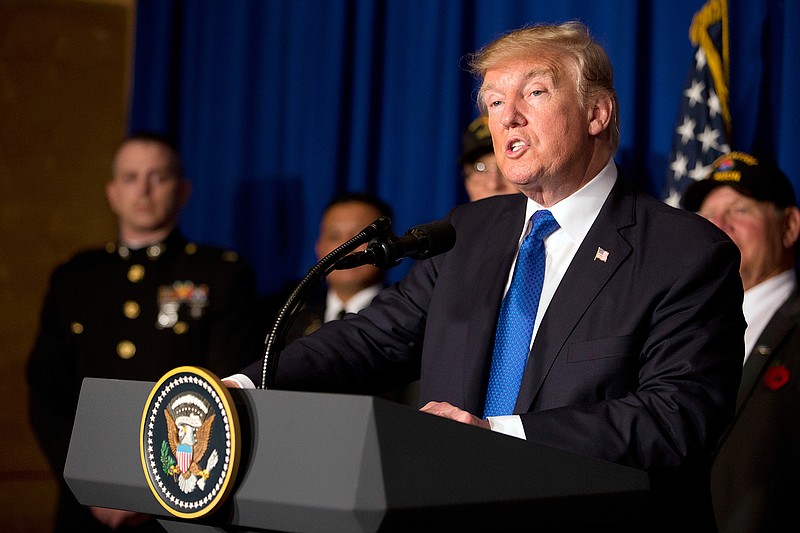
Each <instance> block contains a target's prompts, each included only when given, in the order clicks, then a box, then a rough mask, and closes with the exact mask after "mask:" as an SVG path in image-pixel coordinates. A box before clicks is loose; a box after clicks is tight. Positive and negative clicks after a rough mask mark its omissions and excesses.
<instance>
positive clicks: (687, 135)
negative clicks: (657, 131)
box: [675, 117, 697, 144]
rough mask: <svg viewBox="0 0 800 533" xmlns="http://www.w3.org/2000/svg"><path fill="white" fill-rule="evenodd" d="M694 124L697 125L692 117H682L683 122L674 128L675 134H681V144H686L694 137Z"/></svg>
mask: <svg viewBox="0 0 800 533" xmlns="http://www.w3.org/2000/svg"><path fill="white" fill-rule="evenodd" d="M695 126H697V122H696V121H695V120H694V119H693V118H689V117H684V119H683V124H681V125H680V126H678V129H676V130H675V131H676V132H677V134H678V135H680V136H681V144H686V143H687V142H689V141H690V140H692V139H694V128H695Z"/></svg>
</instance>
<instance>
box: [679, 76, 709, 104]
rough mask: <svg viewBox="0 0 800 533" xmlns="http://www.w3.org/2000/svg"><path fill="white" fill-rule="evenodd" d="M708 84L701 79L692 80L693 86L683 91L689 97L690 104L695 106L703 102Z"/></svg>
mask: <svg viewBox="0 0 800 533" xmlns="http://www.w3.org/2000/svg"><path fill="white" fill-rule="evenodd" d="M705 88H706V84H705V83H703V82H702V81H700V80H692V86H691V87H689V88H688V89H686V90H685V91H683V94H684V96H686V98H688V99H689V106H690V107H694V106H695V104H701V103H703V91H704V90H705Z"/></svg>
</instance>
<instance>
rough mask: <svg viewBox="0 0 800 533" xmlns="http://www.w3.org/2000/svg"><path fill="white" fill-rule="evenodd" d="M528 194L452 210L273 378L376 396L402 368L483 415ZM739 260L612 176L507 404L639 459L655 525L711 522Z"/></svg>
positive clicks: (727, 412)
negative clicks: (408, 263)
mask: <svg viewBox="0 0 800 533" xmlns="http://www.w3.org/2000/svg"><path fill="white" fill-rule="evenodd" d="M525 205H526V199H525V197H524V196H522V195H509V196H498V197H493V198H488V199H486V200H482V201H479V202H474V203H470V204H466V205H463V206H459V207H457V208H456V209H454V210H453V211H452V212H451V213H450V215H449V217H448V219H449V220H450V222H452V224H453V225H454V227H455V229H456V234H457V241H456V244H455V247H454V248H453V249H452V250H451V251H450V252H448V253H446V254H443V255H441V256H437V257H434V258H432V259H430V260H426V261H420V262H417V263H416V264H415V265H414V266H413V267H412V269H411V270H410V272H409V274H408V275H407V276H406V277H405V278H404V279H403V280H402V281H400V282H399V283H398V284H396V285H394V286H392V287H390V288H388V289H386V290H384V291H383V292H381V293H380V294H379V295H378V296H377V297H376V298H375V300H373V302H372V305H370V307H369V308H367V309H365V310H363V311H362V312H361V313H359V314H358V315H354V316H352V317H348V318H347V319H345V320H342V321H337V322H334V323H331V324H326V325H325V326H323V327H322V328H321V329H320V330H319V331H318V332H316V333H314V334H312V335H310V336H308V337H306V338H304V339H301V340H299V341H297V342H295V343H293V344H292V345H291V346H288V347H287V348H286V349H285V350H284V352H283V353H282V355H281V359H280V364H279V368H278V372H277V379H276V381H277V385H278V386H279V387H281V388H289V389H302V390H321V391H331V392H335V391H340V392H344V391H348V392H375V390H376V388H377V389H380V388H382V387H385V386H387V384H392V380H393V376H394V375H395V370H396V369H397V368H399V367H404V366H407V365H412V366H417V367H419V368H420V370H421V375H420V397H419V402H420V405H424V404H425V403H426V402H428V401H429V400H436V401H446V402H450V403H452V404H453V405H456V406H458V407H460V408H462V409H465V410H467V411H469V412H471V413H473V414H476V415H478V416H480V415H481V414H482V413H483V404H484V398H485V395H486V386H487V381H488V375H489V367H490V361H491V353H492V344H493V341H494V331H495V326H496V323H497V317H498V313H499V308H500V303H501V300H502V296H503V290H504V286H505V283H506V281H507V277H508V273H509V271H510V269H511V265H512V262H513V260H514V256H515V254H516V246H517V241H518V238H519V233H520V230H521V228H522V226H523V224H524V216H525ZM598 248H602V249H603V250H606V251H607V252H608V256H607V258H606V260H605V261H603V260H600V259H596V255H597V249H598ZM739 257H740V256H739V252H738V249H737V248H736V246H735V245H734V244H733V243H732V242H731V241H730V239H729V238H728V237H727V236H726V235H725V234H724V233H723V232H722V231H720V230H719V229H718V228H716V227H715V226H713V225H712V224H711V223H710V222H708V221H705V220H703V219H702V218H700V217H698V216H697V215H695V214H692V213H688V212H685V211H681V210H677V209H673V208H671V207H669V206H667V205H665V204H664V203H662V202H660V201H657V200H655V199H653V198H651V197H649V196H647V195H644V194H641V193H639V192H636V191H635V190H634V189H632V188H631V187H630V186H629V185H627V184H626V183H625V182H624V181H623V180H622V179H618V180H617V183H616V184H615V185H614V188H613V189H612V191H611V193H610V195H609V197H608V199H607V200H606V202H605V204H604V205H603V207H602V208H601V211H600V213H599V215H598V217H597V219H596V221H595V222H594V224H593V225H592V227H591V229H590V230H589V233H588V234H587V235H586V238H585V239H584V241H583V243H582V244H581V246H580V248H579V249H578V251H577V253H576V255H575V257H574V259H573V260H572V263H571V264H570V266H569V268H568V269H567V271H566V273H565V275H564V278H563V279H562V281H561V283H560V285H559V287H558V289H557V291H556V293H555V295H554V297H553V299H552V301H551V303H550V305H549V308H548V310H547V312H546V314H545V315H544V318H543V320H542V323H541V325H540V327H539V331H538V333H537V337H536V340H535V342H534V344H533V347H532V350H531V353H530V356H529V360H528V364H527V367H526V369H525V373H524V376H523V381H522V386H521V389H520V394H519V398H518V400H517V405H516V409H515V412H516V413H518V414H519V415H520V417H521V420H522V423H523V426H524V428H525V433H526V436H527V439H528V440H530V441H536V442H539V443H542V444H545V445H550V446H553V447H557V448H560V449H564V450H568V451H571V452H575V453H578V454H581V455H586V456H591V457H596V458H599V459H604V460H608V461H612V462H616V463H620V464H625V465H630V466H633V467H637V468H641V469H646V470H648V471H649V472H650V473H651V479H652V485H653V492H654V494H656V495H657V500H658V501H657V502H656V503H655V506H656V507H658V508H659V510H658V511H654V512H656V514H657V515H658V518H656V519H655V521H654V522H652V523H657V524H659V526H662V525H664V524H667V521H671V523H673V524H674V523H675V520H677V518H676V516H677V515H676V513H675V511H676V507H675V506H676V505H677V506H679V508H680V511H679V513H680V516H681V517H687V518H689V517H692V518H693V521H692V522H691V523H693V524H694V525H695V526H696V527H699V528H700V529H702V528H703V527H705V526H706V525H708V520H709V517H710V510H711V507H710V497H709V490H708V470H709V463H710V455H711V452H712V450H713V448H714V446H715V444H716V442H717V440H718V439H719V437H720V435H721V434H722V433H723V431H724V429H725V428H726V426H727V424H728V423H729V421H730V420H731V418H732V416H733V413H734V408H735V401H736V391H737V389H738V386H739V380H740V377H741V362H742V357H743V352H744V347H743V334H744V328H745V323H744V318H743V315H742V309H741V306H742V297H743V290H742V283H741V279H740V277H739V273H738V267H739ZM259 371H260V363H258V362H257V363H255V364H254V365H253V366H252V367H250V368H249V369H248V370H247V371H246V373H249V374H251V377H256V380H254V381H256V382H258V378H257V377H258V376H259V375H260V374H259ZM670 509H671V510H672V512H670ZM695 511H696V512H695ZM698 517H699V518H698ZM697 519H700V520H702V522H697V521H696V520H697ZM712 522H713V519H712ZM664 527H665V529H666V527H667V526H664ZM711 528H713V525H712V526H709V527H708V528H706V529H711Z"/></svg>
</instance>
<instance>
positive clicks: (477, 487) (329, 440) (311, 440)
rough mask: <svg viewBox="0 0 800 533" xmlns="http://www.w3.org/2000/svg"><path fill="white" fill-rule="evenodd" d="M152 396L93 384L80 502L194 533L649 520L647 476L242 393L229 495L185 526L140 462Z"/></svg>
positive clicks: (386, 418) (443, 422)
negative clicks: (134, 513)
mask: <svg viewBox="0 0 800 533" xmlns="http://www.w3.org/2000/svg"><path fill="white" fill-rule="evenodd" d="M153 385H154V383H151V382H144V381H127V380H110V379H94V378H86V379H85V380H84V382H83V386H82V388H81V395H80V400H79V404H78V411H77V415H76V419H75V424H74V427H73V432H72V439H71V441H70V447H69V453H68V456H67V462H66V467H65V469H64V476H65V479H66V481H67V484H68V485H69V487H70V489H71V490H72V491H73V493H74V494H75V496H76V497H77V499H78V501H79V502H80V503H81V504H83V505H91V506H99V507H111V508H117V509H127V510H131V511H139V512H143V513H149V514H153V515H156V516H157V517H158V519H159V521H160V522H161V524H162V525H163V526H164V527H165V529H167V530H168V531H174V532H187V533H190V532H192V533H200V532H225V531H237V532H242V531H253V532H259V531H289V532H293V531H297V532H315V531H321V532H322V531H324V532H329V531H337V532H338V531H341V532H350V531H352V532H371V531H418V530H425V531H434V530H443V531H481V530H483V531H497V530H504V531H513V530H527V531H531V530H534V531H570V530H582V529H585V528H589V527H592V526H603V527H609V528H610V527H614V528H615V529H616V527H617V526H619V527H620V528H621V529H628V528H630V529H635V528H634V526H633V525H634V524H636V523H637V521H638V520H639V519H640V518H641V517H642V516H643V513H645V508H646V505H647V498H648V492H649V480H648V475H647V473H645V472H643V471H641V470H637V469H633V468H628V467H624V466H620V465H616V464H613V463H609V462H605V461H600V460H596V459H592V458H587V457H583V456H579V455H575V454H571V453H568V452H564V451H561V450H557V449H554V448H550V447H547V446H542V445H539V444H536V443H532V442H526V441H524V440H520V439H516V438H513V437H509V436H506V435H501V434H497V433H493V432H491V431H487V430H485V429H481V428H477V427H472V426H467V425H465V424H461V423H458V422H454V421H451V420H447V419H443V418H439V417H436V416H432V415H429V414H426V413H421V412H419V411H416V410H414V409H411V408H409V407H407V406H404V405H401V404H396V403H393V402H390V401H387V400H383V399H381V398H374V397H368V396H356V395H345V394H322V393H300V392H287V391H271V390H270V391H267V390H238V389H234V390H231V391H230V392H231V395H232V396H233V399H234V404H235V406H236V410H237V412H238V416H239V421H240V426H241V428H242V449H241V450H242V455H241V458H240V465H239V470H238V475H237V477H236V480H235V483H234V486H233V490H232V493H231V496H230V497H229V498H228V499H227V500H226V501H225V503H224V504H223V505H222V506H221V507H220V508H219V509H217V510H215V511H214V512H213V513H211V514H210V515H208V516H204V517H202V518H201V519H197V520H188V519H180V518H177V517H175V516H172V515H171V514H170V513H169V512H168V511H167V510H166V509H165V508H164V507H162V506H161V505H160V504H159V503H158V501H157V500H156V498H155V497H154V495H153V494H152V492H151V489H150V487H149V486H148V483H147V480H146V478H145V473H144V471H143V468H142V465H141V459H140V453H139V428H140V423H141V417H142V413H143V409H144V406H145V403H146V401H147V398H148V395H149V393H150V391H151V389H152V388H153ZM585 438H592V436H591V435H586V436H585Z"/></svg>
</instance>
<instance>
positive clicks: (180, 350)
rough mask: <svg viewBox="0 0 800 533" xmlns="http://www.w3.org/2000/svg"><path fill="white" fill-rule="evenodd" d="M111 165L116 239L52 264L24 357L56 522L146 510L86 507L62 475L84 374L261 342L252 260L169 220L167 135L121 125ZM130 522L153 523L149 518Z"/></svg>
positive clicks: (233, 355) (182, 196) (253, 351)
mask: <svg viewBox="0 0 800 533" xmlns="http://www.w3.org/2000/svg"><path fill="white" fill-rule="evenodd" d="M112 174H113V177H112V179H111V181H109V182H108V184H107V185H106V194H107V197H108V201H109V205H110V207H111V210H112V211H113V212H114V214H115V215H116V216H117V218H118V240H117V242H113V243H109V244H108V245H107V246H106V247H105V248H101V249H96V250H88V251H84V252H81V253H78V254H77V255H75V256H74V257H73V258H72V259H71V260H69V261H68V262H67V263H65V264H63V265H60V266H59V267H58V268H56V270H55V271H54V272H53V274H52V277H51V279H50V286H49V290H48V293H47V296H46V298H45V301H44V305H43V308H42V314H41V324H40V330H39V334H38V336H37V338H36V342H35V345H34V347H33V350H32V352H31V355H30V359H29V361H28V369H27V370H28V381H29V385H30V386H29V393H30V401H29V404H30V421H31V425H32V427H33V429H34V433H35V435H36V437H37V439H38V441H39V444H40V446H41V448H42V450H43V451H44V453H45V456H46V457H47V459H48V461H49V463H50V465H51V467H52V469H53V472H54V474H55V476H56V477H57V479H58V480H59V481H60V486H59V491H60V494H59V501H58V511H57V517H56V530H57V531H59V530H62V529H66V528H68V529H69V530H77V531H95V530H97V529H98V528H99V527H100V526H101V523H102V524H105V526H115V525H125V526H130V525H132V524H139V522H142V521H143V519H144V518H145V517H142V516H139V515H133V514H132V513H127V512H126V511H112V510H102V509H96V508H92V509H91V512H90V509H89V508H86V507H83V506H81V505H79V504H78V502H77V501H76V500H75V498H74V496H73V495H72V493H71V491H70V490H69V489H68V488H67V486H66V484H65V483H64V481H63V478H62V472H63V470H64V463H65V461H66V455H67V449H68V446H69V440H70V435H71V431H72V425H73V418H74V415H75V409H76V405H77V400H78V394H79V391H80V387H81V381H82V379H83V378H85V377H98V378H118V379H132V380H145V381H155V380H157V379H159V378H160V377H161V376H162V375H163V374H164V373H166V372H167V371H169V370H170V369H173V368H175V367H177V366H182V365H196V366H201V367H204V368H207V369H208V370H210V371H212V372H214V373H216V374H218V375H225V374H226V373H228V372H230V371H232V370H235V369H237V368H239V367H241V366H242V365H243V364H244V363H246V362H248V361H251V360H252V359H253V358H254V357H258V355H259V353H260V352H261V347H262V345H263V336H262V335H261V334H260V332H259V329H258V324H257V323H256V321H257V318H256V316H257V314H256V305H257V292H256V286H255V278H254V275H253V272H252V270H251V269H250V267H249V266H248V265H246V264H245V263H243V262H242V261H241V260H240V259H239V258H238V257H237V256H236V254H235V253H233V252H229V251H225V250H221V249H217V248H213V247H209V246H200V245H197V244H195V243H192V242H190V241H188V240H187V239H186V238H185V237H184V236H183V235H182V234H181V233H180V232H179V231H178V229H177V223H178V214H179V212H180V210H181V208H182V207H183V205H184V204H185V203H186V201H187V199H188V197H189V193H190V186H189V182H188V181H187V180H186V179H185V178H184V176H183V172H182V169H181V163H180V159H179V156H178V153H177V151H176V150H175V148H174V146H173V145H172V144H171V143H170V142H169V141H168V140H167V139H166V138H164V137H162V136H159V135H156V134H151V133H143V134H137V135H134V136H131V137H129V138H127V139H125V140H124V141H123V142H122V143H121V144H120V146H119V148H118V149H117V151H116V153H115V156H114V160H113V168H112ZM98 468H102V465H98ZM140 527H146V528H147V529H148V530H149V528H151V527H152V528H153V529H155V530H161V527H160V526H159V525H158V523H157V522H155V521H154V520H144V524H142V525H140Z"/></svg>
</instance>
